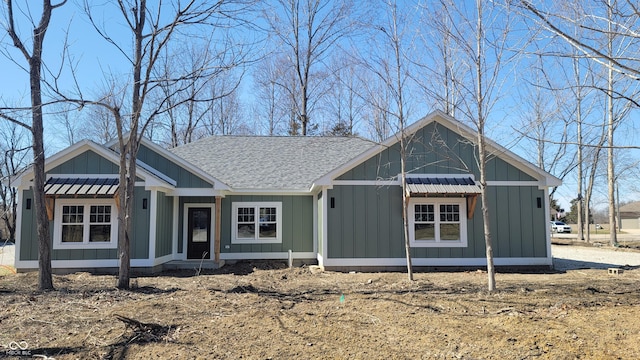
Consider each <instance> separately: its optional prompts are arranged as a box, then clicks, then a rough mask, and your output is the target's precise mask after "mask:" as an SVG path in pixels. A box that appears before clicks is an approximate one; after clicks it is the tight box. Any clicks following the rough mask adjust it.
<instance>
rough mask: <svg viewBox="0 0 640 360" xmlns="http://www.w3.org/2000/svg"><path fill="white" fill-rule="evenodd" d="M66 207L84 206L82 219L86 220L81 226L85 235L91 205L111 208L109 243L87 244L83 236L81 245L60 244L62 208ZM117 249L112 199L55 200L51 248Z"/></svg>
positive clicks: (87, 241)
mask: <svg viewBox="0 0 640 360" xmlns="http://www.w3.org/2000/svg"><path fill="white" fill-rule="evenodd" d="M66 205H71V206H73V205H84V218H85V219H87V220H86V221H85V222H84V223H83V225H84V226H85V230H84V231H85V233H84V234H87V232H88V230H87V229H86V226H87V225H88V224H89V211H90V207H91V205H109V206H111V236H110V237H111V241H109V242H93V243H91V242H89V239H88V237H85V236H83V238H82V243H63V242H62V207H63V206H66ZM117 247H118V207H117V206H116V202H115V201H114V200H113V199H56V205H55V210H54V219H53V248H54V249H58V250H60V249H115V248H117Z"/></svg>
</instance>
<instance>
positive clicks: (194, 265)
mask: <svg viewBox="0 0 640 360" xmlns="http://www.w3.org/2000/svg"><path fill="white" fill-rule="evenodd" d="M222 265H224V261H220V262H215V261H214V260H204V261H201V260H172V261H169V262H168V263H164V264H162V268H163V270H198V269H208V270H212V269H219V268H220V267H222Z"/></svg>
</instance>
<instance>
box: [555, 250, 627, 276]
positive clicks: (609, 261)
mask: <svg viewBox="0 0 640 360" xmlns="http://www.w3.org/2000/svg"><path fill="white" fill-rule="evenodd" d="M551 254H552V255H553V266H554V268H555V269H556V270H561V271H564V270H572V269H607V268H611V267H613V268H617V267H621V266H625V265H629V266H640V252H635V251H627V250H616V249H611V248H597V247H585V246H569V245H551Z"/></svg>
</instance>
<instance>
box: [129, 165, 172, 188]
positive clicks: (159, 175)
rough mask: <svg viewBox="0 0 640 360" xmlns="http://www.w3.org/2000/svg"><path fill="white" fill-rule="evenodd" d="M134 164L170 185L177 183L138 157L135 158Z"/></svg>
mask: <svg viewBox="0 0 640 360" xmlns="http://www.w3.org/2000/svg"><path fill="white" fill-rule="evenodd" d="M136 165H137V167H138V168H140V169H142V170H145V171H147V172H148V173H150V174H152V175H153V176H154V177H156V178H158V179H159V180H162V181H164V182H166V183H168V184H170V185H172V186H176V185H178V182H177V181H175V180H174V179H172V178H170V177H168V176H167V175H165V174H163V173H161V172H160V171H158V170H157V169H155V168H154V167H153V166H151V165H148V164H147V163H145V162H144V161H140V160H139V159H136Z"/></svg>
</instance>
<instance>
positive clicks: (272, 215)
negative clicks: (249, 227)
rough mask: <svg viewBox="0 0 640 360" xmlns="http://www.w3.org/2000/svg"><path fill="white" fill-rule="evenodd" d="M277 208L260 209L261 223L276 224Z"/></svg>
mask: <svg viewBox="0 0 640 360" xmlns="http://www.w3.org/2000/svg"><path fill="white" fill-rule="evenodd" d="M275 221H276V208H274V207H269V208H260V222H275Z"/></svg>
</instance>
